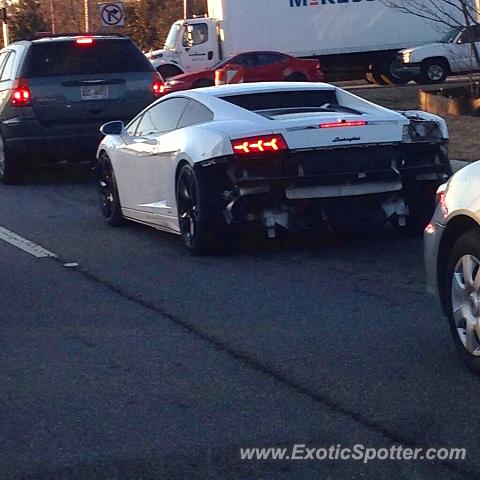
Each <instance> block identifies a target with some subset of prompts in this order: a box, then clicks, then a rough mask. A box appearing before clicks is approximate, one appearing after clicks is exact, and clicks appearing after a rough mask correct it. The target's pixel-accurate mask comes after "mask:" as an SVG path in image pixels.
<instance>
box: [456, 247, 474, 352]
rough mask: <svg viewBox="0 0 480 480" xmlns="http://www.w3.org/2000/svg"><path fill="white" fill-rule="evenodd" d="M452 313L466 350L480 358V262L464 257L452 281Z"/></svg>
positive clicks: (457, 266) (458, 264) (467, 256)
mask: <svg viewBox="0 0 480 480" xmlns="http://www.w3.org/2000/svg"><path fill="white" fill-rule="evenodd" d="M452 312H453V319H454V322H455V327H456V329H457V333H458V336H459V338H460V341H461V342H462V344H463V346H464V347H465V349H466V350H467V351H468V352H469V353H470V354H472V355H474V356H476V357H478V356H480V260H479V259H478V258H477V257H475V256H473V255H464V256H463V257H462V258H460V259H459V260H458V262H457V265H456V266H455V270H454V272H453V279H452Z"/></svg>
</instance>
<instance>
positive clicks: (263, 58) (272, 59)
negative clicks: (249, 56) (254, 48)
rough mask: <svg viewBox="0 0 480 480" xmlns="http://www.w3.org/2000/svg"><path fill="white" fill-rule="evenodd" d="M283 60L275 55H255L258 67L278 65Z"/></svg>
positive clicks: (265, 53)
mask: <svg viewBox="0 0 480 480" xmlns="http://www.w3.org/2000/svg"><path fill="white" fill-rule="evenodd" d="M284 59H285V57H283V56H282V55H278V54H277V53H268V52H260V53H257V61H258V64H259V65H270V64H272V63H280V62H282V61H283V60H284Z"/></svg>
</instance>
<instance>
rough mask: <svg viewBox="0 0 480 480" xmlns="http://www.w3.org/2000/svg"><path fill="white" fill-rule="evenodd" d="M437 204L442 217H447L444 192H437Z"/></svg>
mask: <svg viewBox="0 0 480 480" xmlns="http://www.w3.org/2000/svg"><path fill="white" fill-rule="evenodd" d="M436 200H437V205H439V206H440V210H441V211H442V215H443V218H447V217H448V207H447V200H446V198H445V192H437V199H436Z"/></svg>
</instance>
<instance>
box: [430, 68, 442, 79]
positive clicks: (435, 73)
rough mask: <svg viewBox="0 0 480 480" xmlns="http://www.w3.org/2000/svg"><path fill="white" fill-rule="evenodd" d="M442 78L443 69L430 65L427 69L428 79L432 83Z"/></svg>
mask: <svg viewBox="0 0 480 480" xmlns="http://www.w3.org/2000/svg"><path fill="white" fill-rule="evenodd" d="M442 77H443V68H442V67H441V66H440V65H431V66H430V67H429V69H428V78H429V79H430V80H433V81H437V80H440V79H441V78H442Z"/></svg>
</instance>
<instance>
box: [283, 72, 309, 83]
mask: <svg viewBox="0 0 480 480" xmlns="http://www.w3.org/2000/svg"><path fill="white" fill-rule="evenodd" d="M285 81H286V82H307V81H308V78H307V77H306V76H305V75H304V74H303V73H300V72H294V73H291V74H290V75H288V76H287V77H285Z"/></svg>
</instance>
